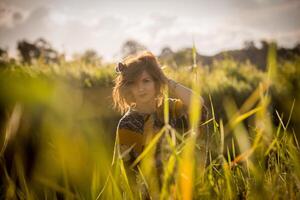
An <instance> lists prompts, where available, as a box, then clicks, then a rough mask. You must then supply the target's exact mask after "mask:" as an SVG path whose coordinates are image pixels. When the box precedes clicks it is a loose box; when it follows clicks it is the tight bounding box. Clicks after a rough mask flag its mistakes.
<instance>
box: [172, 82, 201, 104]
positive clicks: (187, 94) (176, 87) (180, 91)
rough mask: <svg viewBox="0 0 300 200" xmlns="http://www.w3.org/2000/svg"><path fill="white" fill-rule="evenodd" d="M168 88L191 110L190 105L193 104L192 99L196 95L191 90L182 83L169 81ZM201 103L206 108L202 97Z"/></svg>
mask: <svg viewBox="0 0 300 200" xmlns="http://www.w3.org/2000/svg"><path fill="white" fill-rule="evenodd" d="M168 87H169V90H170V92H171V94H173V95H174V96H175V97H176V98H178V99H180V100H181V101H182V103H183V104H184V105H185V106H186V107H187V108H188V110H190V104H191V97H192V95H193V94H194V92H193V91H192V90H191V89H190V88H187V87H185V86H183V85H181V84H180V83H178V82H176V81H174V80H172V79H168ZM198 99H199V103H200V104H201V105H202V106H204V100H203V98H202V97H201V96H199V98H198Z"/></svg>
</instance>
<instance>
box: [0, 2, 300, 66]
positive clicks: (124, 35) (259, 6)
mask: <svg viewBox="0 0 300 200" xmlns="http://www.w3.org/2000/svg"><path fill="white" fill-rule="evenodd" d="M299 11H300V0H223V1H220V0H209V1H208V0H184V1H183V0H176V1H171V0H151V1H142V0H129V1H126V0H123V1H121V0H85V1H83V0H0V47H1V48H7V49H8V51H9V53H10V54H11V55H13V56H16V55H17V52H16V43H17V41H20V40H22V39H26V40H28V41H30V42H34V41H35V40H36V39H38V38H40V37H42V38H44V39H46V40H47V41H49V42H50V44H52V46H53V48H54V49H57V50H58V51H60V52H64V53H65V54H66V55H67V56H69V57H70V56H72V55H73V54H74V53H82V52H84V51H85V50H87V49H94V50H96V51H97V52H98V54H99V55H101V56H102V57H103V59H104V60H106V61H114V60H118V59H120V58H121V46H122V44H124V42H125V41H127V40H130V39H134V40H136V41H138V42H139V43H141V44H143V45H144V46H146V47H147V48H148V49H149V50H150V51H152V52H153V53H154V54H157V55H158V54H159V53H160V52H161V49H162V48H164V47H167V46H168V47H170V48H171V49H172V50H174V51H176V50H179V49H181V48H185V47H191V46H192V44H193V42H194V43H195V45H196V48H197V51H198V53H200V54H203V55H214V54H216V53H218V52H220V51H223V50H230V49H238V48H242V47H243V44H244V42H245V41H249V40H253V41H254V42H255V44H257V46H259V41H261V40H263V39H264V40H275V41H277V43H278V44H279V45H280V46H283V47H293V46H295V45H296V44H297V43H299V42H300V20H299V19H300V12H299Z"/></svg>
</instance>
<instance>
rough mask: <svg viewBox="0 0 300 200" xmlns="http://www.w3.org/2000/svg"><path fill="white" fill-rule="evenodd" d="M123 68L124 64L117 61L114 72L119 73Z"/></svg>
mask: <svg viewBox="0 0 300 200" xmlns="http://www.w3.org/2000/svg"><path fill="white" fill-rule="evenodd" d="M124 68H125V65H124V64H123V63H121V62H119V63H118V65H117V66H116V72H117V73H121V72H122V71H123V70H124Z"/></svg>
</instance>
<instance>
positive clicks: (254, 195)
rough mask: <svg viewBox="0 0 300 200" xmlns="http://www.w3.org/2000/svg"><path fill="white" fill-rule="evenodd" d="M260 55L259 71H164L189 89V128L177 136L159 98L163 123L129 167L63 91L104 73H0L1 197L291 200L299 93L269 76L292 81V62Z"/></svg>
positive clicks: (106, 74)
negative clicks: (160, 152)
mask: <svg viewBox="0 0 300 200" xmlns="http://www.w3.org/2000/svg"><path fill="white" fill-rule="evenodd" d="M195 51H196V48H195V47H194V48H193V52H192V53H193V54H195ZM193 57H194V59H195V56H193ZM268 59H269V62H268V63H269V64H268V67H269V68H268V69H269V71H267V72H260V71H256V70H255V69H252V68H251V67H252V66H249V64H244V65H242V66H239V64H237V63H236V62H234V61H232V60H227V61H223V62H219V63H218V62H216V64H215V66H213V67H212V69H210V70H208V69H207V68H206V67H204V68H201V69H199V68H196V67H195V68H193V69H192V75H193V77H192V78H190V77H191V73H190V72H189V71H184V70H185V69H181V70H182V71H180V72H174V71H172V70H171V69H169V68H166V69H165V70H166V73H167V74H168V75H169V76H170V77H173V78H174V79H177V80H178V81H180V82H182V83H183V84H185V85H187V86H190V87H191V88H192V89H193V90H194V92H195V95H194V96H193V98H192V100H191V101H192V105H193V107H192V108H191V109H190V112H189V113H190V115H189V120H190V124H191V129H190V130H189V131H188V132H187V133H185V134H183V135H182V134H180V133H178V132H176V130H175V129H173V128H172V127H171V126H170V125H169V124H168V122H169V116H168V113H169V112H168V101H165V102H164V103H165V110H164V113H165V116H164V117H165V118H164V120H165V122H166V125H165V126H164V127H163V128H162V130H161V131H160V132H159V133H158V134H156V136H155V137H154V138H153V140H152V141H151V142H150V143H149V145H148V146H147V147H146V148H145V149H144V151H143V153H141V154H140V156H139V157H138V158H137V159H136V160H135V161H134V162H133V163H132V165H131V166H127V165H126V164H125V163H124V162H123V161H122V159H121V157H120V153H119V152H118V151H117V149H115V152H114V153H113V144H112V143H110V142H108V141H109V139H108V138H109V137H108V136H107V135H108V134H110V133H107V132H106V129H104V128H103V127H102V126H101V125H99V121H101V120H102V119H101V118H100V119H99V120H82V119H80V113H82V112H83V111H82V110H80V109H78V106H79V105H80V103H79V101H81V100H80V98H75V96H73V95H72V94H74V92H75V90H74V84H75V85H76V84H77V85H76V87H78V85H79V86H80V87H81V88H85V89H86V88H90V87H94V86H95V85H109V84H111V80H112V78H113V76H114V75H113V71H112V68H111V67H109V66H108V67H106V68H103V69H101V68H94V67H91V66H82V65H74V63H69V64H66V66H65V67H59V66H56V67H55V66H51V67H49V66H43V67H41V68H40V67H38V66H31V67H30V66H29V67H27V68H22V67H14V68H13V70H8V71H6V72H1V73H2V74H1V86H0V88H1V101H0V102H1V115H2V116H4V117H3V119H4V120H3V121H2V123H1V155H0V158H1V171H0V173H1V184H0V194H1V198H3V199H16V198H18V199H61V198H63V199H143V198H145V197H147V196H148V197H152V199H241V198H242V199H299V198H300V166H299V165H300V160H299V159H300V156H299V155H300V154H299V151H300V147H299V143H298V140H297V134H299V133H298V132H296V131H297V130H298V129H296V128H295V127H294V125H295V123H293V122H295V119H296V118H297V117H298V116H299V115H298V112H299V111H298V109H299V107H298V105H299V103H298V101H297V99H298V97H297V94H296V93H295V92H294V93H293V92H291V91H293V90H292V89H289V88H285V91H284V93H280V92H281V91H283V89H282V88H284V85H282V84H280V83H283V84H286V85H287V87H290V88H293V87H294V86H293V85H289V84H290V83H289V81H288V78H284V77H285V76H279V75H278V74H280V73H282V75H284V74H287V76H286V77H292V78H293V76H294V75H295V74H297V73H299V72H298V71H297V70H299V68H297V67H298V61H297V63H296V61H295V63H291V62H287V63H286V64H284V66H287V71H285V70H283V68H281V67H280V65H281V64H280V63H277V62H276V54H274V46H272V45H271V47H270V51H269V54H268ZM193 62H194V63H196V61H195V60H194V61H193ZM67 65H68V66H67ZM193 66H195V65H193ZM222 66H224V67H222ZM295 70H296V71H295ZM295 76H296V75H295ZM70 77H71V78H70ZM279 80H280V81H279ZM296 80H297V79H296ZM204 83H207V84H205V86H207V87H204V86H203V85H204ZM4 85H5V87H4ZM245 91H246V92H245ZM273 92H275V93H276V92H277V93H280V94H286V95H285V96H289V97H290V99H292V100H291V102H292V103H289V105H290V106H289V107H288V109H285V110H288V112H286V113H283V112H282V111H281V110H274V112H273V110H272V109H274V108H273V107H272V103H273V97H272V93H273ZM199 94H202V95H204V96H208V97H209V98H207V100H206V102H208V103H209V104H210V110H211V115H210V118H209V119H206V121H203V122H199V120H200V119H201V105H200V104H199V103H198V102H199V101H197V95H199ZM209 94H210V95H209ZM225 94H229V95H225ZM234 94H236V95H234ZM165 96H166V97H167V96H168V92H166V93H165ZM99 101H100V100H99ZM287 102H289V101H287ZM89 107H91V108H93V105H92V104H90V105H89ZM222 112H224V115H221V114H220V113H222ZM273 113H275V114H273ZM100 117H101V116H100ZM293 120H294V121H293ZM201 124H202V127H201V126H200V127H201V128H199V125H201ZM203 127H208V132H204V131H203V130H206V129H205V128H203ZM161 137H165V141H166V143H165V145H166V146H168V149H169V150H168V152H167V153H166V155H165V158H166V159H165V160H164V162H163V169H164V173H161V174H159V173H158V172H157V171H156V169H155V167H153V166H155V160H154V152H155V148H156V144H157V142H158V141H159V139H160V138H161ZM174 138H176V142H175V140H174ZM112 155H114V157H113V158H112ZM160 181H161V183H160Z"/></svg>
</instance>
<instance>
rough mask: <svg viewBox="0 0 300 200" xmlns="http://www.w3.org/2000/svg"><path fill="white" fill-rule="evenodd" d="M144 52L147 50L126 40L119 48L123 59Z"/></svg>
mask: <svg viewBox="0 0 300 200" xmlns="http://www.w3.org/2000/svg"><path fill="white" fill-rule="evenodd" d="M144 50H147V48H146V47H145V46H144V45H142V44H140V43H139V42H137V41H135V40H128V41H126V42H125V43H124V44H123V45H122V47H121V53H122V56H123V57H125V56H128V55H130V54H135V53H138V52H139V51H144Z"/></svg>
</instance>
